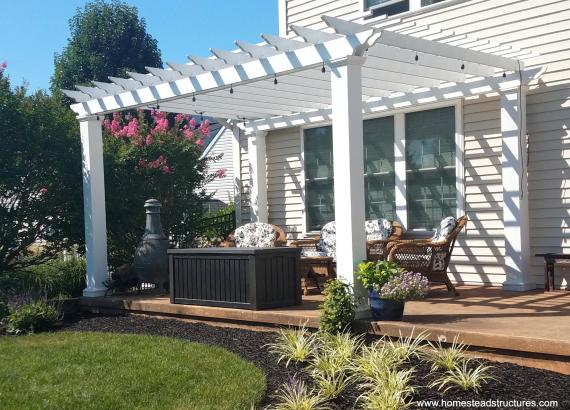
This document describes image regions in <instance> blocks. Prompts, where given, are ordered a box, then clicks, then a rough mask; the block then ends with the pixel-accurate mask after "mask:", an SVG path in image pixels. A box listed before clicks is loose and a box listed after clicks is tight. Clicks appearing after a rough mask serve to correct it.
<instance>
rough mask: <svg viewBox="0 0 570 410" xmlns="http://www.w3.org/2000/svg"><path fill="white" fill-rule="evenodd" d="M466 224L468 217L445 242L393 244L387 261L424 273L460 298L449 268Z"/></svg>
mask: <svg viewBox="0 0 570 410" xmlns="http://www.w3.org/2000/svg"><path fill="white" fill-rule="evenodd" d="M466 224H467V216H462V217H461V218H459V219H458V220H457V224H456V225H455V227H454V228H453V230H452V231H451V232H450V233H449V235H447V236H446V237H445V238H444V239H443V240H434V239H415V240H414V239H412V240H400V241H395V242H391V243H389V244H388V245H387V246H386V252H387V254H388V257H387V259H388V260H389V261H393V262H397V263H398V264H399V265H400V266H402V267H404V268H405V269H407V270H410V271H413V272H420V273H422V274H423V275H425V276H427V278H428V279H429V280H430V281H431V282H440V283H444V284H445V285H446V286H447V290H449V291H450V292H453V294H454V295H455V296H459V292H457V290H456V289H455V286H454V285H453V283H451V281H450V280H449V277H448V276H447V267H448V266H449V260H450V259H451V254H452V252H453V247H454V246H455V240H456V239H457V236H458V235H459V233H460V232H461V230H462V229H463V228H464V227H465V225H466Z"/></svg>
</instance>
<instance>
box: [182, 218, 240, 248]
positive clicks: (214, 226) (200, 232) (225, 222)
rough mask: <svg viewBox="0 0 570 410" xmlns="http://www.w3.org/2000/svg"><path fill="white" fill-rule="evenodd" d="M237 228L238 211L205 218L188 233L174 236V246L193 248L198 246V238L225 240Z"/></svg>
mask: <svg viewBox="0 0 570 410" xmlns="http://www.w3.org/2000/svg"><path fill="white" fill-rule="evenodd" d="M235 229H236V211H235V210H233V211H231V212H228V213H226V214H222V215H216V216H211V217H208V218H203V219H202V220H201V221H200V222H199V223H198V224H196V227H195V228H194V229H192V230H190V231H189V232H188V233H187V234H184V235H180V236H177V237H176V238H172V241H171V242H172V245H173V247H174V248H192V247H195V246H196V240H197V239H198V238H203V239H204V240H214V242H215V240H216V238H217V239H219V240H223V239H225V238H226V237H227V236H228V235H229V234H230V232H232V231H233V230H235Z"/></svg>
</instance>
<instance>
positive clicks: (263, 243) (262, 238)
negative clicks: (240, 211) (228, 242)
mask: <svg viewBox="0 0 570 410" xmlns="http://www.w3.org/2000/svg"><path fill="white" fill-rule="evenodd" d="M234 237H235V241H236V247H238V248H270V247H272V246H274V245H275V240H276V239H277V231H276V230H275V228H274V227H273V225H270V224H267V223H265V222H252V223H248V224H245V225H242V226H240V227H239V228H237V229H236V230H235V233H234Z"/></svg>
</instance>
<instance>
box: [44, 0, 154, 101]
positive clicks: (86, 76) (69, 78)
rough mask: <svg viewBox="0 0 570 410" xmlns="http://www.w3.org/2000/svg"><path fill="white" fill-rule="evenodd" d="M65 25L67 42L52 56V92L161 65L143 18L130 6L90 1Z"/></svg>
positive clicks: (98, 0) (55, 92)
mask: <svg viewBox="0 0 570 410" xmlns="http://www.w3.org/2000/svg"><path fill="white" fill-rule="evenodd" d="M69 26H70V30H71V37H70V38H69V43H68V45H67V47H66V48H65V49H64V50H63V52H62V53H61V54H56V56H55V59H54V64H55V72H54V75H53V77H52V84H51V90H52V93H53V94H54V95H57V94H58V93H59V90H60V89H62V88H64V89H73V87H74V86H75V85H76V84H83V85H87V84H88V83H89V82H90V81H93V80H95V81H108V78H107V77H108V76H118V77H121V76H122V77H126V76H127V74H126V73H127V71H137V72H144V71H145V67H146V66H153V67H162V60H161V57H160V51H159V49H158V43H157V41H156V40H155V39H154V38H153V37H152V36H150V35H149V34H148V33H147V32H146V23H145V20H144V19H143V18H139V16H138V11H137V8H136V7H134V6H129V5H127V4H125V3H122V2H119V1H112V2H110V3H108V2H105V1H102V0H96V1H92V2H89V3H87V4H86V5H85V7H84V9H83V10H81V9H78V10H77V13H76V14H75V16H74V17H72V18H71V19H70V20H69Z"/></svg>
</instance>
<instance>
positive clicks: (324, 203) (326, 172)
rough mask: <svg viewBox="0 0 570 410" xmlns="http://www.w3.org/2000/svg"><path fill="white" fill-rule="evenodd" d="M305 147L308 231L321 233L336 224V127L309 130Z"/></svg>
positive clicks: (306, 132) (305, 136)
mask: <svg viewBox="0 0 570 410" xmlns="http://www.w3.org/2000/svg"><path fill="white" fill-rule="evenodd" d="M304 147H305V203H306V213H307V230H309V231H317V230H320V229H321V228H322V227H323V225H324V224H326V223H327V222H330V221H333V220H334V182H333V177H334V174H333V159H332V156H333V153H332V127H330V126H329V127H319V128H311V129H307V130H305V132H304Z"/></svg>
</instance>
